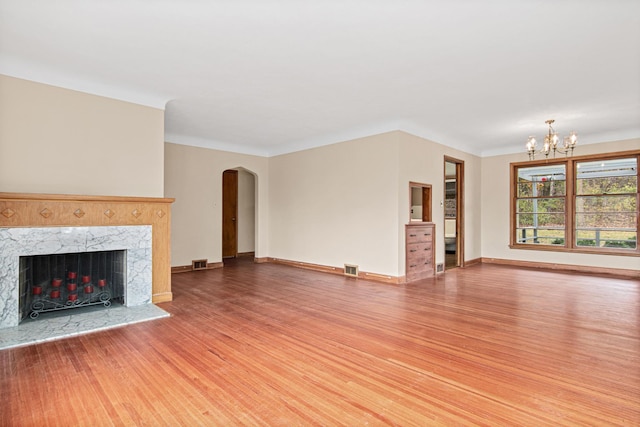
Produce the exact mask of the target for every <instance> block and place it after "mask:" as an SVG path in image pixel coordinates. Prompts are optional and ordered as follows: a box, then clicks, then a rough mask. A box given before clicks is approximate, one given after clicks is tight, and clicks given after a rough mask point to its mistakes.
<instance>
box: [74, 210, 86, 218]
mask: <svg viewBox="0 0 640 427" xmlns="http://www.w3.org/2000/svg"><path fill="white" fill-rule="evenodd" d="M73 214H74V215H75V216H77V217H78V218H82V217H83V216H84V211H83V210H82V209H76V210H75V212H74V213H73Z"/></svg>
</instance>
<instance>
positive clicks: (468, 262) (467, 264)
mask: <svg viewBox="0 0 640 427" xmlns="http://www.w3.org/2000/svg"><path fill="white" fill-rule="evenodd" d="M481 263H482V258H474V259H468V260H465V261H464V266H465V267H471V266H472V265H476V264H481Z"/></svg>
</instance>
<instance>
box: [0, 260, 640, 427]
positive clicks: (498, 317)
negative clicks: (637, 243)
mask: <svg viewBox="0 0 640 427" xmlns="http://www.w3.org/2000/svg"><path fill="white" fill-rule="evenodd" d="M226 262H227V261H225V263H226ZM232 264H233V265H229V266H226V267H225V268H224V269H217V270H207V271H197V272H193V273H183V274H176V275H173V291H174V301H172V302H169V303H162V304H159V306H160V307H162V308H164V309H165V310H167V311H169V312H170V313H171V314H172V317H171V318H168V319H162V320H156V321H153V322H147V323H142V324H136V325H131V326H127V327H124V328H120V329H114V330H109V331H103V332H97V333H93V334H90V335H84V336H80V337H75V338H69V339H64V340H60V341H55V342H50V343H44V344H38V345H33V346H30V347H23V348H17V349H11V350H5V351H0V375H1V377H0V424H1V425H2V426H22V425H24V426H36V425H37V426H42V425H59V426H70V425H86V426H121V425H150V426H156V425H170V426H178V425H187V426H192V425H207V426H209V425H215V426H226V425H284V426H292V425H348V426H355V425H405V426H413V425H420V426H425V425H486V426H497V425H508V426H518V425H522V426H547V425H548V426H558V425H567V426H571V425H591V426H593V425H597V426H602V425H627V426H632V425H640V281H638V280H629V279H617V278H603V277H596V276H588V275H578V274H566V273H562V272H554V271H540V270H527V269H518V268H512V267H505V266H499V265H488V264H485V265H475V266H473V267H469V268H466V269H460V268H458V269H455V270H450V271H447V273H446V274H444V275H440V276H438V277H437V278H433V279H427V280H423V281H420V282H416V283H412V284H410V285H389V284H380V283H374V282H368V281H366V280H361V279H358V280H355V279H349V278H343V277H341V276H336V275H331V274H323V273H318V272H313V271H308V270H302V269H296V268H292V267H288V266H282V265H274V264H253V263H251V262H246V261H245V260H243V259H238V260H236V261H234V262H233V263H232ZM0 333H1V332H0Z"/></svg>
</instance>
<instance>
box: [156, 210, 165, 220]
mask: <svg viewBox="0 0 640 427" xmlns="http://www.w3.org/2000/svg"><path fill="white" fill-rule="evenodd" d="M156 215H158V218H162V217H163V216H165V215H166V213H164V211H163V210H162V209H161V210H159V211H158V212H156Z"/></svg>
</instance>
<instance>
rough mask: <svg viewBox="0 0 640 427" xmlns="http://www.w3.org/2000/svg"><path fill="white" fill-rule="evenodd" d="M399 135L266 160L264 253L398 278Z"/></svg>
mask: <svg viewBox="0 0 640 427" xmlns="http://www.w3.org/2000/svg"><path fill="white" fill-rule="evenodd" d="M398 138H399V132H390V133H386V134H382V135H376V136H371V137H367V138H362V139H357V140H353V141H347V142H342V143H339V144H333V145H328V146H324V147H319V148H314V149H310V150H305V151H300V152H296V153H290V154H286V155H281V156H276V157H272V158H270V159H269V160H270V162H269V170H270V175H269V206H270V213H269V218H270V228H269V231H270V232H269V256H271V257H275V258H282V259H287V260H294V261H301V262H307V263H314V264H321V265H328V266H335V267H342V266H343V265H344V264H345V263H348V264H356V265H358V266H359V267H360V269H361V270H362V271H367V272H372V273H379V274H386V275H391V276H397V275H398V271H399V270H398V268H399V266H398V253H397V251H398V245H399V243H398V239H399V237H398V223H399V221H400V219H399V218H398V208H397V205H398ZM405 220H406V218H404V217H403V218H402V221H405Z"/></svg>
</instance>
